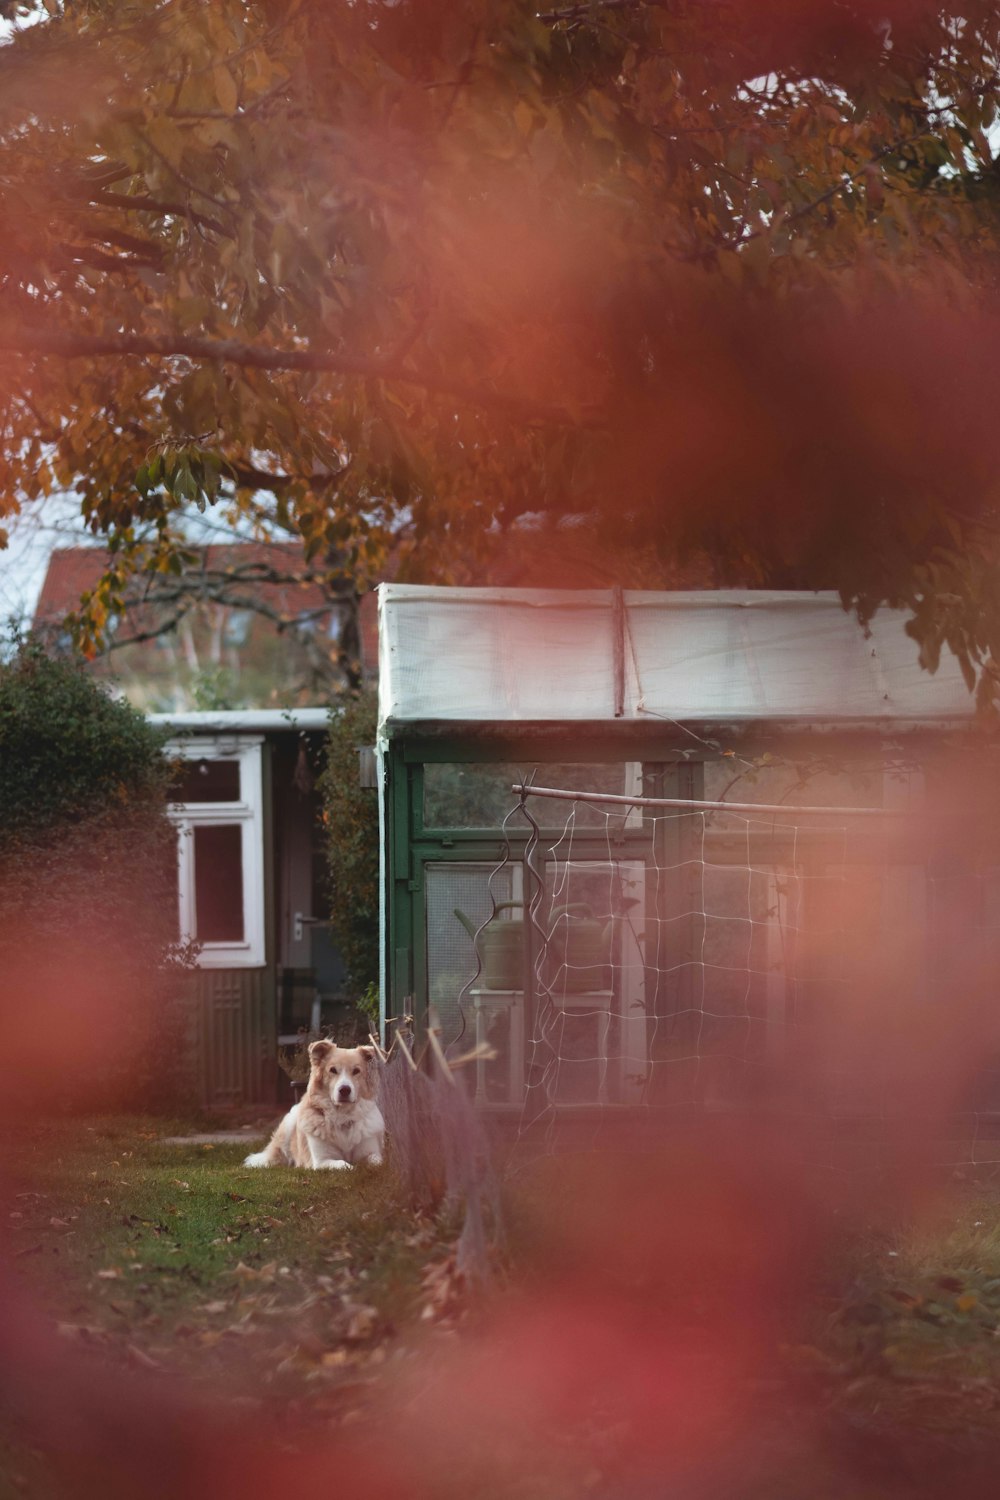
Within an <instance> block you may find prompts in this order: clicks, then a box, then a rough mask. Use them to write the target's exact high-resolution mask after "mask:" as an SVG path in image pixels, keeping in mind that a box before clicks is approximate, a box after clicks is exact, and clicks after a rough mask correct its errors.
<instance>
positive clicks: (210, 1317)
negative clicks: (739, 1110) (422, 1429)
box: [0, 1119, 1000, 1500]
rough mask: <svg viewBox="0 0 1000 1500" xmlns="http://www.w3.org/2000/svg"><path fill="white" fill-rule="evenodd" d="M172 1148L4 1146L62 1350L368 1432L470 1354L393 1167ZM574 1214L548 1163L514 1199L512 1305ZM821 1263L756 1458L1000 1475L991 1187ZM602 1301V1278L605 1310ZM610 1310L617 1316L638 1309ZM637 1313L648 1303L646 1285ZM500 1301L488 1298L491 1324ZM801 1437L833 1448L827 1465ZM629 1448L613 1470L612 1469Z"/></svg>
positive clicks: (628, 1294)
mask: <svg viewBox="0 0 1000 1500" xmlns="http://www.w3.org/2000/svg"><path fill="white" fill-rule="evenodd" d="M187 1128H188V1130H190V1129H191V1128H192V1127H187ZM184 1130H185V1126H184V1125H183V1123H181V1124H178V1123H176V1122H174V1123H164V1122H160V1121H154V1120H149V1119H114V1120H106V1119H89V1120H62V1121H49V1122H43V1123H41V1124H38V1123H36V1122H33V1123H32V1125H31V1127H30V1129H26V1128H19V1129H18V1130H16V1131H15V1132H13V1133H9V1134H8V1138H7V1141H6V1144H5V1163H4V1165H5V1179H4V1183H3V1200H2V1209H0V1223H2V1225H3V1233H4V1239H5V1250H6V1256H7V1258H8V1259H9V1260H11V1261H12V1263H13V1265H14V1266H15V1267H16V1269H17V1272H18V1274H19V1275H20V1277H21V1278H22V1280H23V1285H24V1292H25V1295H26V1296H27V1297H30V1298H31V1300H32V1301H33V1302H34V1303H35V1304H36V1305H37V1306H38V1307H40V1308H41V1309H43V1310H44V1311H45V1312H46V1313H47V1314H49V1315H50V1316H51V1317H52V1318H53V1319H54V1320H55V1321H56V1322H57V1323H58V1325H59V1328H60V1332H61V1335H62V1337H63V1338H64V1339H65V1340H66V1341H67V1347H73V1348H75V1349H78V1350H79V1349H85V1350H86V1351H87V1353H88V1357H90V1358H93V1360H94V1361H96V1362H97V1363H98V1364H99V1365H102V1364H107V1363H110V1364H112V1365H114V1366H116V1367H117V1368H119V1369H120V1368H125V1369H130V1368H134V1369H137V1370H140V1369H141V1370H142V1371H144V1372H146V1373H148V1372H151V1371H152V1372H162V1373H163V1374H164V1376H165V1377H166V1376H169V1375H172V1374H173V1375H178V1376H181V1377H183V1380H184V1382H185V1384H186V1385H187V1386H188V1387H193V1388H194V1389H195V1390H196V1391H197V1390H199V1389H201V1390H204V1391H205V1393H206V1397H208V1396H210V1397H211V1400H212V1402H213V1403H218V1402H220V1401H221V1402H222V1403H224V1404H225V1403H226V1402H230V1403H232V1404H233V1406H234V1408H235V1409H238V1410H240V1411H244V1412H245V1411H247V1410H249V1411H252V1412H253V1411H256V1410H258V1409H259V1410H260V1412H261V1414H262V1416H265V1415H266V1418H267V1420H268V1421H269V1422H274V1421H275V1420H276V1419H277V1420H278V1421H279V1422H280V1418H281V1414H282V1413H283V1412H284V1413H288V1414H289V1415H291V1416H293V1417H295V1418H296V1419H298V1420H299V1421H300V1422H302V1421H304V1422H305V1424H306V1427H307V1428H309V1427H311V1424H312V1423H314V1422H320V1423H322V1424H323V1426H324V1427H326V1428H329V1427H330V1426H331V1425H332V1426H334V1427H337V1426H339V1425H340V1424H344V1423H346V1424H351V1423H353V1422H359V1421H364V1420H366V1418H368V1417H369V1416H371V1417H372V1419H373V1422H374V1423H375V1424H376V1425H377V1424H378V1422H379V1421H380V1420H384V1416H385V1410H384V1401H385V1390H386V1380H385V1377H386V1376H387V1375H392V1374H393V1373H394V1372H399V1373H400V1374H402V1375H404V1376H405V1374H406V1371H407V1369H408V1368H409V1369H410V1370H412V1371H415V1372H417V1373H422V1372H423V1369H424V1367H423V1366H422V1365H420V1364H419V1361H421V1360H426V1359H427V1357H428V1349H429V1348H431V1349H432V1348H433V1346H434V1343H435V1341H436V1340H441V1341H442V1342H441V1347H442V1348H443V1347H446V1346H451V1344H453V1341H454V1339H455V1333H456V1329H458V1328H461V1329H463V1330H464V1331H465V1333H464V1337H465V1338H466V1339H471V1338H474V1337H475V1334H474V1333H472V1331H471V1330H472V1328H473V1326H475V1325H474V1322H470V1321H469V1320H468V1319H467V1317H466V1312H467V1308H466V1306H465V1305H464V1304H463V1299H462V1294H461V1288H460V1285H459V1282H458V1279H457V1278H456V1276H455V1275H454V1269H453V1247H454V1242H455V1238H456V1234H457V1231H458V1227H459V1226H458V1222H457V1220H456V1218H455V1217H454V1216H440V1215H439V1216H432V1215H429V1214H423V1213H419V1212H416V1211H413V1210H412V1209H410V1208H408V1207H406V1206H405V1205H404V1204H403V1203H402V1201H401V1198H400V1195H399V1192H398V1189H397V1187H396V1184H395V1182H394V1179H393V1177H392V1175H391V1172H390V1171H389V1170H387V1169H382V1170H380V1169H359V1170H355V1171H354V1172H351V1173H347V1172H344V1173H313V1172H296V1171H293V1170H291V1169H287V1168H274V1169H269V1170H259V1171H253V1170H248V1169H245V1168H243V1167H242V1165H241V1162H242V1158H243V1157H244V1155H245V1154H246V1153H247V1151H248V1150H250V1149H253V1148H254V1147H256V1146H257V1144H258V1143H259V1141H260V1139H261V1137H262V1134H263V1131H262V1132H260V1133H254V1132H246V1133H245V1139H241V1140H240V1141H239V1142H238V1143H235V1144H228V1143H227V1144H218V1143H216V1144H199V1143H196V1142H195V1141H184V1142H183V1143H181V1144H169V1143H167V1141H166V1140H165V1139H164V1137H166V1136H168V1135H172V1134H177V1133H182V1132H183V1131H184ZM568 1194H569V1195H570V1196H572V1195H571V1194H570V1187H569V1186H568V1185H567V1182H566V1180H565V1174H564V1169H563V1167H562V1165H561V1164H560V1163H559V1162H557V1161H553V1160H549V1161H547V1162H544V1163H541V1164H540V1169H539V1170H538V1171H536V1172H534V1173H527V1174H525V1176H524V1177H523V1178H521V1179H519V1181H518V1185H517V1186H515V1187H514V1188H512V1189H511V1190H510V1191H509V1194H508V1203H507V1214H506V1218H507V1227H508V1231H509V1234H510V1239H511V1241H512V1243H511V1244H510V1245H509V1247H508V1264H509V1266H510V1267H511V1281H512V1284H511V1287H510V1290H511V1291H512V1292H513V1293H514V1298H515V1301H514V1303H513V1304H512V1305H514V1306H515V1307H516V1297H517V1294H518V1291H519V1289H520V1290H522V1291H523V1289H524V1288H525V1287H528V1288H529V1289H530V1287H531V1284H532V1278H533V1276H535V1275H536V1274H537V1270H538V1266H539V1265H542V1266H544V1265H546V1263H547V1264H548V1267H549V1269H548V1272H546V1273H545V1274H546V1275H548V1278H549V1282H550V1283H551V1284H554V1285H555V1286H557V1287H558V1278H556V1280H555V1282H554V1283H552V1260H551V1257H552V1255H553V1254H554V1253H555V1254H557V1253H558V1247H559V1243H560V1234H561V1232H562V1231H561V1227H560V1226H561V1223H562V1217H563V1214H564V1212H565V1210H566V1208H567V1207H568V1201H569V1200H568V1197H567V1195H568ZM632 1232H634V1233H636V1234H641V1232H642V1230H641V1226H633V1228H632ZM546 1245H547V1247H548V1248H547V1249H546ZM546 1255H547V1256H548V1257H549V1260H548V1262H546ZM821 1259H822V1262H823V1264H822V1267H821V1268H820V1270H819V1272H818V1274H817V1277H816V1281H815V1285H814V1286H812V1289H811V1290H808V1291H807V1297H806V1301H805V1302H804V1303H803V1304H802V1306H801V1307H800V1308H798V1309H797V1312H796V1318H795V1319H792V1320H790V1326H791V1325H792V1324H794V1326H795V1329H796V1330H797V1331H796V1332H795V1333H794V1334H793V1336H792V1337H791V1338H790V1339H789V1340H788V1342H787V1344H784V1345H783V1346H781V1347H776V1348H775V1349H774V1351H773V1359H772V1358H771V1357H770V1356H768V1357H767V1361H766V1369H764V1368H762V1369H761V1371H760V1372H759V1373H760V1375H761V1376H765V1377H766V1379H763V1380H762V1381H761V1385H762V1388H764V1387H766V1389H767V1392H770V1394H767V1393H765V1395H763V1396H762V1397H761V1398H760V1403H759V1419H758V1426H757V1428H756V1429H755V1431H756V1432H757V1434H758V1439H759V1446H760V1452H761V1454H763V1455H764V1456H763V1458H761V1460H760V1461H761V1462H762V1463H763V1462H765V1461H766V1462H768V1463H770V1462H772V1455H776V1456H775V1457H773V1462H774V1464H775V1465H777V1466H778V1468H779V1469H787V1468H788V1466H789V1465H792V1466H793V1467H794V1465H795V1464H801V1465H802V1466H803V1473H808V1474H809V1475H813V1476H815V1475H820V1476H821V1477H822V1479H823V1484H824V1486H825V1488H823V1487H821V1488H820V1489H819V1490H817V1491H816V1493H817V1494H822V1495H823V1496H826V1495H830V1496H832V1497H835V1500H841V1497H843V1500H849V1497H850V1500H855V1497H857V1496H862V1495H863V1496H865V1497H866V1500H867V1497H868V1496H869V1495H875V1494H879V1495H880V1494H881V1490H880V1489H879V1484H880V1483H881V1480H879V1479H878V1478H876V1480H875V1481H874V1482H873V1483H874V1488H872V1487H871V1486H870V1485H868V1480H867V1479H866V1481H865V1484H862V1485H860V1487H858V1485H857V1484H856V1480H857V1477H858V1473H859V1472H861V1473H863V1474H867V1473H868V1470H869V1469H873V1470H878V1468H879V1466H880V1465H884V1466H885V1468H886V1472H887V1473H889V1475H890V1477H891V1479H892V1483H893V1484H895V1483H897V1481H899V1476H900V1475H901V1474H902V1475H903V1476H904V1478H906V1476H907V1475H908V1474H910V1472H911V1471H912V1473H914V1474H917V1475H919V1474H920V1473H922V1472H923V1470H924V1469H925V1468H931V1467H933V1466H934V1465H940V1464H941V1463H942V1462H945V1463H946V1462H948V1461H949V1459H950V1456H951V1455H953V1454H956V1453H957V1454H959V1455H962V1454H972V1455H973V1456H975V1455H976V1454H984V1453H985V1454H989V1453H996V1454H997V1455H1000V1195H998V1194H997V1192H996V1190H995V1189H994V1188H989V1189H980V1188H977V1187H974V1186H973V1185H971V1184H969V1183H961V1184H954V1185H953V1186H949V1187H948V1188H947V1190H945V1191H943V1192H941V1193H940V1194H939V1195H938V1198H937V1206H936V1209H935V1213H934V1216H933V1218H929V1217H926V1216H925V1218H924V1221H923V1223H922V1227H921V1228H920V1229H919V1231H917V1230H913V1229H907V1230H901V1229H893V1228H886V1227H885V1226H884V1225H883V1226H881V1227H879V1228H878V1229H873V1228H872V1227H871V1225H862V1224H859V1223H852V1224H850V1225H848V1226H846V1227H845V1230H844V1233H843V1235H842V1236H841V1238H840V1239H839V1241H838V1243H837V1244H836V1245H833V1244H831V1245H830V1246H829V1254H828V1255H825V1256H824V1257H822V1258H821ZM613 1285H614V1283H613V1278H609V1277H608V1275H607V1274H606V1273H605V1272H604V1270H603V1268H602V1270H601V1273H600V1274H599V1276H598V1287H599V1290H601V1291H602V1292H603V1291H607V1289H608V1287H609V1286H613ZM617 1290H618V1291H619V1292H621V1293H622V1295H623V1296H624V1297H625V1301H626V1303H627V1302H628V1301H629V1299H630V1298H634V1296H635V1295H636V1293H635V1292H634V1290H633V1289H629V1288H628V1287H624V1288H617ZM680 1291H681V1292H683V1293H684V1296H683V1297H681V1298H680V1300H679V1302H678V1306H679V1308H681V1311H682V1312H683V1317H682V1318H681V1323H682V1324H683V1326H684V1327H686V1328H690V1326H692V1324H693V1322H695V1321H696V1320H697V1317H698V1313H697V1307H696V1299H691V1301H690V1308H686V1307H685V1306H684V1305H683V1304H684V1301H685V1297H686V1296H687V1290H686V1289H685V1288H681V1289H680ZM652 1293H653V1295H654V1296H655V1295H660V1296H661V1297H662V1294H663V1293H662V1288H661V1289H660V1291H659V1293H657V1288H656V1285H655V1278H654V1284H653V1286H652ZM505 1295H506V1293H505V1292H504V1290H503V1289H500V1290H499V1291H498V1292H497V1293H496V1294H495V1295H494V1297H493V1299H492V1307H493V1312H494V1313H496V1312H497V1311H498V1310H499V1311H500V1313H501V1325H502V1313H503V1309H504V1307H505V1306H506V1304H505V1302H504V1300H503V1299H504V1297H505ZM799 1314H800V1316H799ZM681 1323H679V1325H678V1326H681ZM786 1332H787V1330H786ZM428 1333H429V1334H430V1344H429V1343H428V1337H427V1335H428ZM755 1399H756V1398H755ZM380 1402H381V1403H382V1405H381V1406H380ZM380 1413H381V1417H380ZM584 1419H586V1420H584ZM588 1420H591V1419H590V1418H587V1414H586V1413H583V1414H582V1415H581V1423H582V1426H581V1431H583V1430H584V1429H586V1430H588V1431H590V1430H591V1428H592V1427H593V1422H592V1421H591V1428H587V1421H588ZM817 1432H820V1433H821V1434H822V1433H825V1434H829V1436H830V1441H829V1444H828V1445H827V1446H823V1447H822V1454H821V1456H820V1458H817V1456H816V1454H817V1449H816V1436H815V1435H816V1433H817ZM622 1441H623V1442H625V1448H623V1452H622V1454H615V1455H614V1456H613V1459H609V1464H610V1465H611V1467H612V1469H613V1467H614V1465H620V1464H621V1463H622V1462H623V1460H624V1457H626V1456H627V1441H626V1440H625V1439H623V1440H622ZM822 1441H823V1444H824V1445H825V1444H827V1438H825V1437H824V1438H823V1440H822ZM5 1442H6V1447H5V1446H4V1443H5ZM602 1442H603V1438H602ZM574 1443H575V1439H574V1442H572V1443H571V1442H569V1441H568V1439H567V1442H566V1443H565V1444H564V1448H565V1452H566V1453H568V1454H570V1458H568V1459H566V1461H565V1462H563V1460H560V1463H562V1468H561V1469H560V1471H559V1472H560V1473H561V1474H562V1475H563V1477H564V1478H565V1476H566V1475H567V1474H572V1475H573V1476H574V1483H575V1482H576V1478H578V1477H579V1473H582V1474H586V1473H589V1472H590V1470H591V1469H592V1467H593V1461H592V1458H588V1457H587V1456H586V1454H587V1450H586V1447H585V1446H584V1447H581V1448H580V1449H579V1453H578V1452H577V1449H576V1448H575V1447H574ZM722 1446H723V1447H724V1446H725V1444H723V1445H722ZM821 1446H822V1445H821ZM608 1451H609V1452H611V1449H610V1447H609V1450H608ZM845 1454H846V1457H843V1455H845ZM831 1455H835V1456H831ZM758 1456H759V1455H758V1454H757V1452H756V1451H754V1452H753V1453H751V1454H750V1459H751V1460H753V1461H756V1460H757V1458H758ZM564 1457H565V1454H564ZM535 1458H536V1459H537V1454H536V1455H535ZM577 1469H579V1473H578V1472H577ZM869 1477H870V1476H869ZM554 1482H555V1481H554V1480H553V1483H554ZM810 1482H811V1481H810ZM518 1483H520V1480H519V1481H518ZM866 1485H868V1487H866ZM571 1488H572V1487H570V1489H571ZM529 1492H530V1493H531V1495H532V1496H533V1497H534V1496H535V1494H536V1491H535V1490H532V1489H531V1488H530V1486H529V1487H528V1488H527V1489H523V1488H521V1489H519V1488H517V1486H516V1485H515V1486H514V1488H513V1489H509V1490H508V1489H504V1488H503V1487H502V1486H501V1487H500V1488H498V1489H497V1491H496V1493H497V1494H498V1495H500V1494H502V1495H504V1496H505V1497H506V1496H507V1495H508V1493H509V1494H511V1495H514V1494H516V1495H517V1496H519V1497H520V1496H521V1495H522V1493H523V1494H528V1493H529ZM556 1492H557V1490H555V1489H553V1490H552V1491H551V1493H552V1494H555V1493H556ZM569 1492H570V1491H569V1490H567V1491H566V1493H569ZM50 1493H55V1492H50V1491H49V1490H48V1489H47V1488H46V1471H45V1465H44V1462H43V1460H42V1459H41V1457H40V1456H39V1455H37V1454H33V1453H31V1452H30V1451H29V1450H25V1449H24V1448H22V1447H20V1446H18V1444H17V1442H16V1438H15V1437H14V1436H13V1435H11V1434H7V1435H6V1437H4V1435H2V1434H0V1500H8V1497H11V1500H14V1497H16V1496H17V1497H23V1496H24V1495H26V1494H27V1495H29V1496H31V1497H36V1496H37V1497H38V1500H48V1497H49V1495H50ZM539 1493H540V1492H539ZM561 1493H562V1492H560V1494H561ZM741 1493H742V1492H741ZM780 1493H781V1494H782V1496H784V1494H785V1491H784V1490H781V1491H780ZM789 1493H791V1492H790V1491H789ZM887 1493H888V1492H887ZM892 1493H893V1494H895V1493H896V1491H895V1490H892ZM491 1494H492V1491H491Z"/></svg>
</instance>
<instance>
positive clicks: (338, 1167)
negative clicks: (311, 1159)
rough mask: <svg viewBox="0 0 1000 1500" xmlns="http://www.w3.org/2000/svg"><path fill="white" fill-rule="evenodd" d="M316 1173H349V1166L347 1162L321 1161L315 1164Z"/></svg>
mask: <svg viewBox="0 0 1000 1500" xmlns="http://www.w3.org/2000/svg"><path fill="white" fill-rule="evenodd" d="M316 1170H317V1172H322V1171H327V1172H349V1171H350V1170H351V1164H350V1162H349V1161H321V1162H317V1163H316Z"/></svg>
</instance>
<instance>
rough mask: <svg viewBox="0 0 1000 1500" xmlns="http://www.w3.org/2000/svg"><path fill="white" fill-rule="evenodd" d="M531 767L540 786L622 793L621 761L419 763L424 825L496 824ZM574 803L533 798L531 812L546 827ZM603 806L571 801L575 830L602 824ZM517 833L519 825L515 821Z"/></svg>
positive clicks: (561, 818) (557, 825)
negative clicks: (421, 765) (422, 769)
mask: <svg viewBox="0 0 1000 1500" xmlns="http://www.w3.org/2000/svg"><path fill="white" fill-rule="evenodd" d="M532 771H534V773H535V774H534V780H535V782H536V783H537V785H539V786H549V787H557V788H558V789H559V790H561V791H573V792H613V793H614V794H615V795H616V796H621V795H622V794H623V793H624V792H625V791H626V785H625V781H626V763H625V762H624V761H617V762H615V763H614V764H604V765H552V764H548V765H545V764H542V765H536V766H531V765H526V764H521V765H518V764H515V763H514V762H499V761H498V762H483V763H475V762H473V763H469V764H461V765H460V764H451V765H439V764H436V763H433V762H429V763H428V764H427V765H425V766H424V827H425V828H496V827H498V826H499V825H500V824H502V822H503V820H504V818H505V817H506V816H507V814H508V813H509V812H510V811H511V809H512V808H513V807H516V806H517V793H516V792H512V791H511V786H512V785H514V784H515V783H517V782H521V781H526V780H528V779H529V778H530V775H531V772H532ZM572 805H573V804H571V803H569V802H562V801H554V800H550V801H548V802H546V801H544V800H543V799H542V798H536V799H535V800H534V801H533V802H532V804H531V810H532V812H533V813H534V815H535V817H536V818H538V820H539V822H540V823H542V824H543V825H544V826H545V827H547V828H553V827H555V828H560V827H562V825H563V824H564V822H565V821H566V816H567V814H568V812H569V809H570V807H571V806H572ZM606 812H607V808H602V807H596V806H593V805H588V804H587V803H586V802H578V803H577V804H576V816H575V826H576V827H577V828H600V829H603V828H604V827H605V826H606V824H607V818H606ZM515 827H517V828H518V829H519V830H520V831H522V832H523V830H524V827H525V825H524V823H523V822H521V823H516V824H515Z"/></svg>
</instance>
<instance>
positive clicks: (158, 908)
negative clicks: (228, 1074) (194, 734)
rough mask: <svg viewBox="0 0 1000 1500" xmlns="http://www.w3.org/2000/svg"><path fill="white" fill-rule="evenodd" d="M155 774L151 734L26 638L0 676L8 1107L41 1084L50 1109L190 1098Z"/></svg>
mask: <svg viewBox="0 0 1000 1500" xmlns="http://www.w3.org/2000/svg"><path fill="white" fill-rule="evenodd" d="M170 775H171V768H170V765H169V763H168V761H167V760H166V758H165V756H164V755H163V752H162V747H161V737H160V735H159V734H158V732H157V731H155V730H154V729H153V728H152V727H151V726H150V725H149V724H148V723H147V722H146V720H145V719H144V718H143V717H142V715H141V714H139V713H137V712H136V711H135V710H134V709H132V708H131V707H130V706H129V705H128V704H126V703H124V702H119V701H116V700H115V699H113V698H111V697H109V696H108V694H107V693H106V692H105V691H103V690H102V689H101V688H100V687H99V686H98V685H97V684H96V683H95V682H94V681H93V680H92V679H91V678H90V677H89V676H88V674H87V672H86V669H85V668H84V667H83V666H82V665H81V664H80V663H78V662H75V661H73V660H68V659H61V658H56V657H50V656H48V655H47V654H46V653H45V651H44V650H43V649H42V647H41V646H39V645H38V644H37V643H36V642H34V641H31V640H28V641H25V642H22V643H21V644H20V646H19V648H18V649H17V651H16V654H15V655H14V656H13V657H12V658H11V659H10V660H9V661H7V662H5V663H2V664H0V971H2V972H3V974H4V986H3V989H4V994H3V997H2V999H0V1038H2V1039H3V1041H4V1043H5V1045H4V1046H3V1047H2V1048H0V1056H2V1057H3V1058H4V1060H5V1062H6V1071H7V1074H8V1077H7V1088H8V1097H10V1096H11V1093H12V1092H13V1093H17V1092H19V1091H20V1090H19V1088H18V1086H19V1085H23V1086H25V1087H27V1086H35V1087H37V1085H38V1084H39V1083H40V1082H41V1083H42V1084H43V1086H44V1087H46V1088H47V1089H50V1091H51V1093H52V1096H53V1097H52V1105H53V1107H59V1106H70V1107H80V1106H84V1105H86V1106H87V1107H94V1106H95V1105H106V1106H118V1105H143V1106H146V1107H154V1106H155V1107H161V1106H162V1107H166V1106H168V1105H169V1106H172V1105H174V1104H176V1103H179V1102H182V1101H183V1097H184V1096H185V1095H186V1094H187V1093H188V1092H189V1089H188V1081H189V1078H190V1075H191V1052H190V1044H189V1032H190V1027H189V1011H188V991H189V978H188V971H187V964H186V962H185V959H184V955H182V954H181V953H180V952H179V950H178V947H177V943H176V937H177V930H176V929H177V885H176V881H177V876H176V849H177V842H176V839H177V836H176V833H175V831H174V829H173V827H172V826H171V824H170V822H169V821H168V819H167V816H166V794H167V787H168V783H169V779H170ZM65 1043H69V1044H71V1052H70V1055H69V1057H68V1058H67V1060H66V1062H65V1063H63V1064H60V1065H59V1066H58V1067H56V1068H55V1069H53V1067H52V1065H51V1061H47V1060H51V1059H53V1058H54V1056H55V1054H56V1052H57V1050H58V1048H59V1047H60V1046H62V1045H63V1044H65ZM53 1081H55V1082H56V1087H55V1088H54V1089H53V1088H51V1085H52V1083H53Z"/></svg>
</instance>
